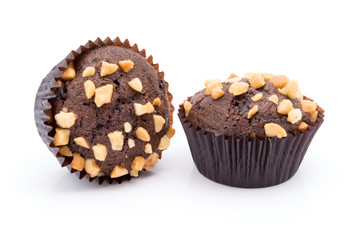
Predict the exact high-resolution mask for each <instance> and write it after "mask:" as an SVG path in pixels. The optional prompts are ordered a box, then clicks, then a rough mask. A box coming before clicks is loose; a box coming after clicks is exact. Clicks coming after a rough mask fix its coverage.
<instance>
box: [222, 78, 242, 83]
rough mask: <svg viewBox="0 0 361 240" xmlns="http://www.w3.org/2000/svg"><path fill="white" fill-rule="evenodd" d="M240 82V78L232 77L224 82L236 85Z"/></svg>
mask: <svg viewBox="0 0 361 240" xmlns="http://www.w3.org/2000/svg"><path fill="white" fill-rule="evenodd" d="M241 80H242V78H240V77H233V78H228V79H227V80H226V83H236V82H239V81H241Z"/></svg>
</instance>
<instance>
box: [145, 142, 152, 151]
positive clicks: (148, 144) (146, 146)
mask: <svg viewBox="0 0 361 240" xmlns="http://www.w3.org/2000/svg"><path fill="white" fill-rule="evenodd" d="M144 152H145V153H153V150H152V145H151V144H150V143H147V144H145V146H144Z"/></svg>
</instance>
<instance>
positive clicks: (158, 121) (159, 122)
mask: <svg viewBox="0 0 361 240" xmlns="http://www.w3.org/2000/svg"><path fill="white" fill-rule="evenodd" d="M153 120H154V130H155V132H156V133H158V132H160V131H161V130H162V128H163V125H164V123H165V119H164V118H163V117H162V116H160V115H153Z"/></svg>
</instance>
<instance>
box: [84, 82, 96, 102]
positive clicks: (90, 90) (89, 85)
mask: <svg viewBox="0 0 361 240" xmlns="http://www.w3.org/2000/svg"><path fill="white" fill-rule="evenodd" d="M84 90H85V96H86V98H87V99H91V98H92V97H93V96H94V94H95V84H94V82H93V81H91V80H87V81H85V83H84Z"/></svg>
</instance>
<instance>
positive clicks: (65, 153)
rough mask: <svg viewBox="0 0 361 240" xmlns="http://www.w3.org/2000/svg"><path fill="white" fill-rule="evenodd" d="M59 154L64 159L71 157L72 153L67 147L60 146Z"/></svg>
mask: <svg viewBox="0 0 361 240" xmlns="http://www.w3.org/2000/svg"><path fill="white" fill-rule="evenodd" d="M59 153H60V154H61V155H63V156H66V157H72V156H73V153H72V152H71V151H70V149H69V147H68V146H61V147H59Z"/></svg>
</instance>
